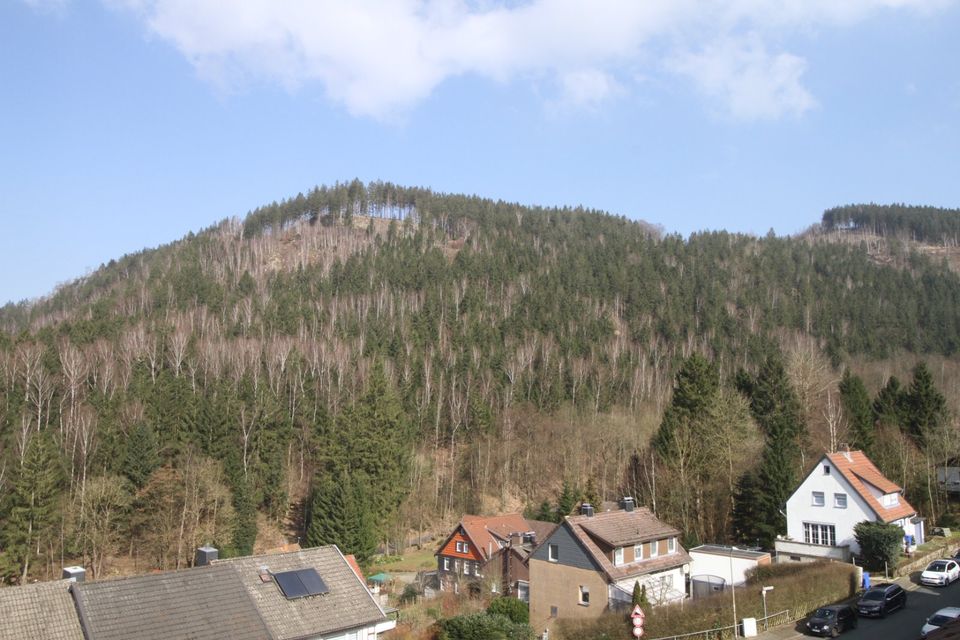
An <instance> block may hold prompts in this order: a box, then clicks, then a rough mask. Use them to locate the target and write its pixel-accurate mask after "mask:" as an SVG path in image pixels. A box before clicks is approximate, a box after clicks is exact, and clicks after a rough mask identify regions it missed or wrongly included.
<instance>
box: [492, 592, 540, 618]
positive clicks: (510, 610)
mask: <svg viewBox="0 0 960 640" xmlns="http://www.w3.org/2000/svg"><path fill="white" fill-rule="evenodd" d="M487 613H489V614H498V613H499V614H500V615H502V616H506V617H507V618H509V619H510V621H511V622H515V623H519V624H527V623H528V622H530V607H528V606H527V603H526V602H524V601H523V600H520V599H518V598H511V597H510V596H501V597H499V598H496V599H495V600H494V601H493V602H491V603H490V606H489V607H487Z"/></svg>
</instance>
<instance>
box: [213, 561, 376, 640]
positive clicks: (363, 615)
mask: <svg viewBox="0 0 960 640" xmlns="http://www.w3.org/2000/svg"><path fill="white" fill-rule="evenodd" d="M224 565H227V566H230V567H232V568H234V569H236V570H237V571H238V572H239V574H240V578H241V580H242V583H243V585H244V587H246V590H247V592H248V593H249V594H250V596H251V597H252V598H253V600H254V602H255V604H256V607H257V610H258V611H259V612H260V615H261V616H262V617H263V619H264V621H265V622H266V623H267V626H268V627H269V629H270V632H271V634H272V635H273V637H274V638H276V639H277V640H294V639H297V638H312V637H315V636H318V635H324V634H328V633H333V632H335V631H341V630H348V629H354V628H357V627H363V626H368V625H373V624H376V623H378V622H382V621H385V620H386V619H387V617H386V615H385V614H384V612H383V609H381V608H380V606H379V605H378V604H377V603H376V601H374V599H373V596H371V595H370V592H369V591H367V588H366V585H364V584H363V583H362V582H361V581H360V578H358V577H357V575H356V574H355V573H354V572H353V570H352V569H351V568H350V565H349V564H348V563H347V561H346V559H345V558H344V557H343V555H342V554H341V553H340V551H339V550H338V549H337V548H336V547H335V546H332V545H331V546H326V547H316V548H313V549H305V550H302V551H294V552H291V553H281V554H276V555H262V556H248V557H243V558H228V559H224V560H217V561H216V562H215V563H214V565H213V566H217V567H222V566H224ZM262 567H266V569H267V570H268V571H269V572H270V573H280V572H282V571H292V570H294V569H306V568H309V567H313V568H314V569H316V570H317V573H319V574H320V577H322V578H323V580H324V582H326V584H327V587H328V588H329V589H330V592H329V593H326V594H323V595H316V596H307V597H305V598H297V599H295V600H287V599H286V597H284V595H283V593H282V592H281V591H280V588H279V586H278V585H277V583H276V582H275V581H273V580H269V581H267V582H264V581H263V580H261V578H260V573H261V568H262Z"/></svg>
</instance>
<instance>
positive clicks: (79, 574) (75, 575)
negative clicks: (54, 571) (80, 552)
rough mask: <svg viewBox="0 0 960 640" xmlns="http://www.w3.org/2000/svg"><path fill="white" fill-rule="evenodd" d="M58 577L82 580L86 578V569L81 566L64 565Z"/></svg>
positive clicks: (74, 580)
mask: <svg viewBox="0 0 960 640" xmlns="http://www.w3.org/2000/svg"><path fill="white" fill-rule="evenodd" d="M60 577H61V578H63V579H64V580H72V581H73V582H83V581H84V580H85V579H86V578H87V570H86V569H84V568H83V567H64V568H63V575H61V576H60Z"/></svg>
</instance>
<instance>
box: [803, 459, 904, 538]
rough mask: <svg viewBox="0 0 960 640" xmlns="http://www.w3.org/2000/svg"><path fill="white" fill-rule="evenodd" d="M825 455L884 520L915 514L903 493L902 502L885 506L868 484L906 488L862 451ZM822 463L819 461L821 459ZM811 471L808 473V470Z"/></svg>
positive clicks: (888, 490) (895, 490)
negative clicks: (894, 480)
mask: <svg viewBox="0 0 960 640" xmlns="http://www.w3.org/2000/svg"><path fill="white" fill-rule="evenodd" d="M824 457H825V458H826V459H827V460H829V461H830V464H831V465H833V468H834V469H836V470H837V471H839V472H840V475H842V476H843V479H844V480H846V481H847V483H848V484H849V485H850V486H851V487H852V488H853V490H854V491H856V492H857V495H859V496H860V497H861V498H862V499H863V501H864V502H866V503H867V506H869V507H870V509H871V510H872V511H873V512H874V514H876V516H877V518H879V519H880V520H881V521H883V522H893V521H895V520H899V519H901V518H908V517H910V516H913V515H916V513H917V510H916V509H914V508H913V507H912V506H910V503H909V502H907V501H906V500H905V499H904V498H903V496H900V498H899V503H898V504H896V505H894V506H891V507H885V506H883V504H882V503H881V502H880V501H879V500H877V498H876V497H874V495H873V493H871V491H870V489H869V488H868V487H867V485H872V486H874V487H876V488H877V489H878V490H879V491H880V492H881V493H884V494H887V493H897V494H899V493H900V492H901V491H903V489H902V488H901V487H900V485H898V484H896V483H894V482H891V481H890V480H888V479H887V478H886V477H885V476H884V475H883V474H882V473H880V470H879V469H877V467H876V466H875V465H874V464H873V462H871V461H870V458H868V457H867V456H866V454H864V453H863V451H844V452H840V453H827V454H824ZM818 465H819V463H818ZM808 475H809V474H808Z"/></svg>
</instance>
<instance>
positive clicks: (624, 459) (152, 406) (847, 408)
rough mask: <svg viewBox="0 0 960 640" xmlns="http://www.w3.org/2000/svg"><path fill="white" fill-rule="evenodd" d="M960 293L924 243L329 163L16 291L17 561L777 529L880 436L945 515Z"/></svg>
mask: <svg viewBox="0 0 960 640" xmlns="http://www.w3.org/2000/svg"><path fill="white" fill-rule="evenodd" d="M909 210H910V211H914V212H919V214H917V215H918V216H920V217H922V215H921V214H924V215H928V217H931V218H939V217H940V216H941V213H940V212H937V211H927V210H926V209H922V208H911V209H909ZM835 211H836V210H835ZM828 213H829V212H828ZM902 213H903V212H900V211H899V210H890V211H887V212H886V213H884V212H883V211H875V212H874V213H873V214H871V215H879V216H880V219H882V218H883V216H884V215H889V224H888V225H886V226H884V225H881V226H883V227H884V228H885V229H892V228H900V227H898V226H897V225H901V224H904V223H901V222H899V220H900V219H901V217H902V216H901V214H902ZM830 220H831V224H833V225H849V224H860V223H854V222H852V220H853V218H843V217H842V216H841V215H839V214H837V215H835V216H833V217H831V218H830ZM823 224H824V226H827V214H824V223H823ZM864 224H866V223H864ZM871 224H874V225H876V224H878V223H876V222H874V223H871ZM930 233H931V234H933V233H934V232H932V231H931V232H930ZM934 235H935V234H934ZM924 237H929V238H932V239H933V240H932V241H935V242H940V241H941V239H940V238H934V237H933V236H932V235H931V236H924ZM958 308H960V278H958V276H957V275H956V274H955V273H953V272H952V271H950V270H949V269H948V268H946V267H945V266H944V265H943V264H942V263H941V262H939V261H936V260H934V259H932V258H930V257H928V256H926V255H924V254H923V252H921V251H914V250H912V249H910V248H909V247H908V248H906V249H904V250H903V251H902V252H901V253H899V254H898V255H897V257H896V259H895V260H891V261H886V262H883V263H880V262H878V261H877V260H875V259H872V257H871V256H870V255H869V254H868V253H867V252H865V251H863V250H862V248H860V247H859V246H856V245H853V244H850V243H843V242H830V241H827V240H826V239H824V238H820V237H817V236H811V235H809V234H806V235H804V236H798V237H775V236H772V235H769V236H766V237H754V236H749V235H740V234H732V233H726V232H710V233H698V234H693V235H692V236H690V237H689V238H686V239H685V238H682V237H680V236H677V235H671V234H666V235H665V234H663V233H662V232H661V230H659V229H658V228H656V227H654V226H652V225H648V224H644V223H640V222H633V221H630V220H628V219H626V218H623V217H619V216H614V215H610V214H606V213H603V212H599V211H593V210H588V209H584V208H580V207H578V208H540V207H528V206H522V205H518V204H514V203H508V202H502V201H493V200H489V199H483V198H479V197H472V196H462V195H449V194H440V193H434V192H432V191H430V190H427V189H422V188H405V187H400V186H396V185H392V184H389V183H381V182H378V183H371V184H367V185H365V184H363V183H360V182H359V181H353V182H349V183H342V184H336V185H333V186H331V187H318V188H315V189H312V190H310V191H308V192H307V193H306V194H299V195H297V196H296V197H293V198H290V199H287V200H284V201H281V202H276V203H272V204H270V205H267V206H264V207H261V208H259V209H256V210H254V211H252V212H249V213H248V214H247V215H246V216H245V217H243V218H242V219H240V218H234V219H228V220H223V221H221V222H219V223H217V224H215V225H213V226H211V227H209V228H207V229H205V230H203V231H200V232H198V233H196V234H190V235H188V236H187V237H185V238H183V239H181V240H179V241H176V242H173V243H170V244H168V245H164V246H161V247H158V248H156V249H150V250H144V251H141V252H139V253H136V254H131V255H127V256H123V257H121V258H118V259H116V260H113V261H110V263H108V264H106V265H103V266H102V267H101V268H100V269H98V270H96V271H95V272H93V273H91V274H89V275H88V276H85V277H83V278H80V279H78V280H76V281H74V282H72V283H69V284H66V285H64V286H61V287H60V288H58V289H57V290H56V291H55V292H53V293H52V294H51V295H49V296H47V297H45V298H42V299H38V300H34V301H30V302H23V303H19V304H9V305H7V306H6V307H4V308H2V309H0V496H3V498H2V504H0V575H2V577H3V580H5V581H6V582H10V583H14V582H19V581H24V580H28V579H32V578H42V577H50V576H53V575H55V574H57V572H58V571H59V568H60V567H61V566H62V565H63V564H72V563H83V564H84V565H86V566H88V567H89V568H90V570H91V571H92V573H93V574H94V575H101V574H110V573H111V572H123V571H130V570H133V569H138V570H143V569H146V568H148V567H159V568H171V567H182V566H186V565H189V563H190V562H191V558H192V553H193V549H194V548H195V547H196V546H198V545H200V544H204V543H212V544H215V545H217V546H218V547H220V548H221V549H222V550H223V552H224V553H225V554H246V553H250V552H251V551H252V550H254V549H255V548H256V549H261V548H265V547H269V546H270V545H271V544H274V545H279V544H282V543H283V542H286V541H287V540H292V539H295V538H296V539H299V540H300V541H301V542H302V543H305V544H321V543H327V542H337V543H338V544H340V545H341V546H342V547H343V548H344V550H345V551H347V552H352V553H356V554H357V556H358V558H360V560H361V561H362V562H367V561H369V559H370V558H371V557H372V556H373V554H374V553H376V552H377V550H378V549H381V548H383V545H384V544H387V545H389V546H388V547H387V548H388V549H390V548H393V549H395V548H397V547H399V546H402V545H403V544H404V543H405V542H406V541H409V540H411V539H414V538H416V537H417V536H419V535H421V534H423V533H430V532H435V531H436V530H437V529H438V528H442V527H443V526H444V525H445V524H447V523H449V522H450V521H451V520H456V519H457V518H459V516H460V515H461V514H462V513H465V512H490V511H499V510H513V509H527V510H529V511H531V512H534V511H536V510H537V509H538V508H539V509H541V510H543V509H544V503H546V511H547V512H550V513H554V514H556V513H560V514H561V515H562V512H563V511H564V510H565V509H568V508H569V507H568V506H567V505H568V504H569V503H570V502H571V500H573V499H574V498H575V497H576V496H577V495H590V496H591V497H592V498H594V499H612V498H615V497H616V496H618V495H620V494H622V493H624V492H631V493H633V494H635V495H637V496H638V497H639V498H640V499H641V500H642V501H643V502H644V503H646V504H649V505H651V506H652V507H653V508H654V509H655V510H656V511H657V512H658V514H659V515H660V516H661V517H663V518H664V519H666V520H668V521H670V522H672V523H673V524H675V525H677V526H678V527H680V528H681V530H683V531H684V532H685V535H686V536H687V540H686V542H688V543H689V542H693V541H699V540H702V541H731V540H737V541H744V542H750V543H756V542H760V543H764V542H768V541H769V540H770V539H771V538H772V535H774V534H775V533H776V532H777V530H778V528H779V527H780V526H781V523H780V522H779V515H778V511H777V500H780V499H781V498H782V497H783V492H784V491H787V492H789V488H790V486H791V483H793V482H795V481H796V480H797V479H798V478H799V477H800V475H801V474H802V473H803V472H804V471H805V468H806V466H807V465H809V464H811V463H812V458H813V457H814V456H816V455H818V454H819V453H820V452H823V451H825V450H836V449H837V448H839V447H842V446H848V445H849V446H852V447H859V448H863V449H865V450H867V451H868V452H870V454H871V455H872V456H874V458H875V460H876V461H877V463H878V464H879V465H880V466H881V469H883V471H884V472H885V473H887V474H889V475H890V477H891V478H893V479H895V480H896V481H897V482H900V483H901V484H903V485H904V486H905V487H906V489H907V496H908V498H909V499H910V500H911V501H912V502H913V503H914V504H915V506H918V507H919V508H921V509H922V510H923V512H924V515H926V516H928V517H929V518H932V519H934V520H941V519H944V518H948V517H949V513H948V511H949V509H948V506H949V505H948V503H947V501H946V498H945V496H944V495H942V493H941V491H940V490H939V488H938V487H937V486H936V482H935V466H936V464H937V463H938V462H942V461H943V460H946V459H948V458H949V457H952V456H954V455H957V454H958V453H960V446H958V443H957V437H956V435H957V429H956V422H955V416H956V415H957V410H958V407H957V403H958V401H960V367H958V366H957V359H956V352H957V350H958V347H960V315H958V313H957V309H958ZM898 376H899V378H898ZM901 379H902V380H903V382H900V380H901ZM717 443H720V444H721V445H722V446H715V445H716V444H717ZM707 445H710V446H707ZM760 487H764V488H774V490H773V491H761V490H760ZM558 503H559V504H558Z"/></svg>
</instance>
